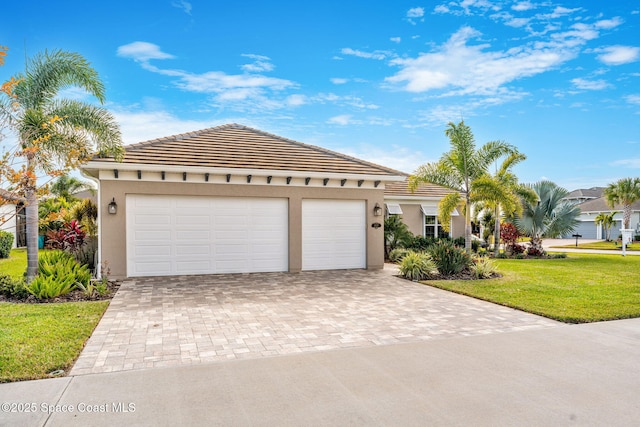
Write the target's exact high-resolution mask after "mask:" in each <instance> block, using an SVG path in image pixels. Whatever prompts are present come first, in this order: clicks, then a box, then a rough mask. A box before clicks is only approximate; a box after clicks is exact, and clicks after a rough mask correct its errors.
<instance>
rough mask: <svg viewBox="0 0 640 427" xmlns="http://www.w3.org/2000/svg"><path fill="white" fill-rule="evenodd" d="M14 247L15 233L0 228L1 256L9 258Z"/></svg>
mask: <svg viewBox="0 0 640 427" xmlns="http://www.w3.org/2000/svg"><path fill="white" fill-rule="evenodd" d="M12 247H13V233H9V232H8V231H4V230H0V258H9V254H10V253H11V248H12Z"/></svg>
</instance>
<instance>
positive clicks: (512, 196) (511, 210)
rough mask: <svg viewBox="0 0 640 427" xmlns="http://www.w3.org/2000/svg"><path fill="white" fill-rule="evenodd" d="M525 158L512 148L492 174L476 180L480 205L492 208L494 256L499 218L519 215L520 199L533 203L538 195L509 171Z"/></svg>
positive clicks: (498, 230)
mask: <svg viewBox="0 0 640 427" xmlns="http://www.w3.org/2000/svg"><path fill="white" fill-rule="evenodd" d="M526 159H527V156H525V155H524V154H522V153H520V152H519V151H517V150H514V151H513V152H512V153H511V154H509V155H508V156H507V157H506V158H505V159H504V161H503V162H502V164H501V165H500V167H499V168H497V170H496V173H495V174H494V175H488V174H487V175H484V176H482V177H481V178H479V179H478V180H477V181H476V192H477V193H478V195H477V197H478V198H480V199H481V200H482V205H484V206H486V207H487V208H489V209H492V210H493V217H494V221H495V226H494V227H493V241H494V246H493V251H494V254H495V255H496V256H498V253H499V252H500V220H501V217H502V215H514V214H516V215H519V214H521V213H522V200H523V199H524V200H527V201H529V202H531V203H534V202H536V201H537V199H538V195H537V194H536V193H535V192H534V191H533V190H532V189H531V188H529V187H527V186H525V185H522V184H520V183H519V182H518V177H517V176H516V175H515V174H514V173H513V172H512V171H511V168H512V167H513V166H515V165H516V164H518V163H520V162H522V161H524V160H526Z"/></svg>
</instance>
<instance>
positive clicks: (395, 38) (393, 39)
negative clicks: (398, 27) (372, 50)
mask: <svg viewBox="0 0 640 427" xmlns="http://www.w3.org/2000/svg"><path fill="white" fill-rule="evenodd" d="M389 40H391V41H392V42H394V43H400V42H401V41H402V38H400V37H391V38H390V39H389Z"/></svg>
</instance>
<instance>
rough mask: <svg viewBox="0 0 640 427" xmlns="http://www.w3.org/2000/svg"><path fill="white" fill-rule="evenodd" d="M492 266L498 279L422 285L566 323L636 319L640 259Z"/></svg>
mask: <svg viewBox="0 0 640 427" xmlns="http://www.w3.org/2000/svg"><path fill="white" fill-rule="evenodd" d="M495 263H496V264H497V266H498V270H499V271H500V273H502V274H503V277H501V278H499V279H491V280H481V281H477V280H466V281H465V280H459V281H455V280H433V281H425V282H423V283H426V284H428V285H431V286H435V287H438V288H441V289H446V290H450V291H454V292H458V293H461V294H464V295H469V296H472V297H475V298H479V299H483V300H486V301H491V302H495V303H498V304H502V305H505V306H508V307H513V308H517V309H519V310H523V311H527V312H529V313H534V314H539V315H541V316H545V317H549V318H552V319H556V320H560V321H562V322H568V323H584V322H595V321H601V320H614V319H625V318H631V317H640V257H637V256H628V257H622V256H620V255H595V254H569V257H568V258H564V259H539V260H537V259H528V260H512V259H497V260H495Z"/></svg>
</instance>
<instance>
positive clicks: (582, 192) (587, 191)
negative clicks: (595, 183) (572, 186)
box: [564, 187, 604, 199]
mask: <svg viewBox="0 0 640 427" xmlns="http://www.w3.org/2000/svg"><path fill="white" fill-rule="evenodd" d="M603 191H604V187H591V188H580V189H578V190H573V191H571V192H570V193H569V194H567V195H566V196H564V198H565V199H597V198H598V197H602V192H603Z"/></svg>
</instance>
